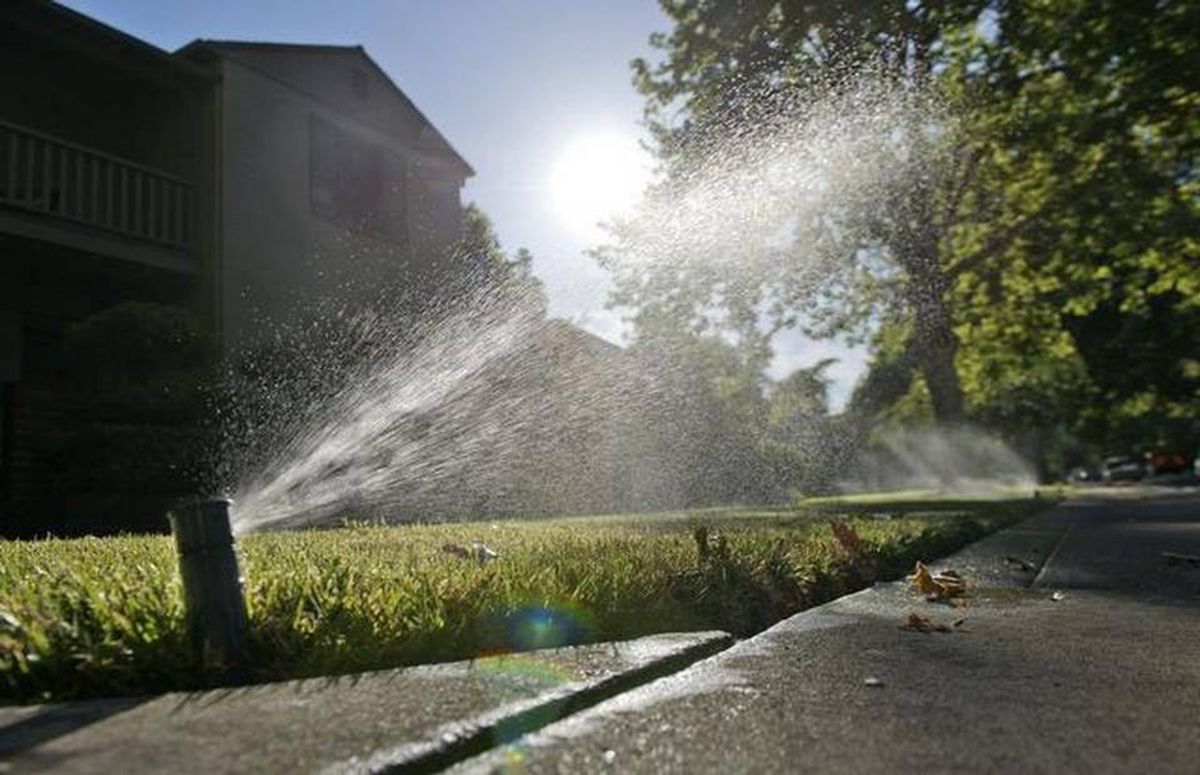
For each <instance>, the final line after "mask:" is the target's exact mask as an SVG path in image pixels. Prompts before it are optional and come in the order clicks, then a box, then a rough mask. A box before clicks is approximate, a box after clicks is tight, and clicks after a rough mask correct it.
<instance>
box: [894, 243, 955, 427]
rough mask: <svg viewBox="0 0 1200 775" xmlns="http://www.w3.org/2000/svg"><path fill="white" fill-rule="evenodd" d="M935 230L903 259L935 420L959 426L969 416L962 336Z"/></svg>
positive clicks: (917, 347)
mask: <svg viewBox="0 0 1200 775" xmlns="http://www.w3.org/2000/svg"><path fill="white" fill-rule="evenodd" d="M931 231H932V230H931V229H930V230H928V231H927V232H926V234H925V235H923V238H922V239H921V240H920V242H919V244H918V246H917V248H916V250H914V251H913V252H912V254H910V255H908V256H905V257H903V258H902V263H903V264H904V268H905V270H906V272H907V273H908V290H907V296H908V303H909V308H910V310H911V312H912V316H913V334H912V336H913V341H912V345H913V347H914V349H915V353H914V355H915V357H916V361H917V363H918V365H919V368H920V369H921V373H922V374H923V375H924V376H925V385H926V387H928V388H929V397H930V400H931V402H932V404H933V418H934V419H935V420H936V421H937V422H938V423H939V424H943V425H955V424H959V423H961V422H962V421H963V419H964V416H965V413H964V409H963V406H964V401H963V392H962V384H961V383H960V382H959V380H958V370H957V369H956V368H955V366H954V356H955V355H956V354H957V353H958V337H957V336H955V334H954V328H953V325H952V321H951V317H950V310H949V309H948V308H947V306H946V294H947V293H948V292H949V285H950V283H949V279H948V278H947V277H946V275H945V273H944V272H943V271H942V267H941V262H940V261H939V260H938V254H937V246H936V241H935V240H934V239H933V238H932V234H930V233H929V232H931Z"/></svg>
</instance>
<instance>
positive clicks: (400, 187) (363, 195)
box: [309, 117, 407, 240]
mask: <svg viewBox="0 0 1200 775" xmlns="http://www.w3.org/2000/svg"><path fill="white" fill-rule="evenodd" d="M309 129H310V139H311V146H310V159H309V164H310V167H309V170H310V179H309V186H310V188H309V197H310V199H311V201H312V208H313V212H314V213H316V214H317V215H319V216H321V217H323V218H325V219H327V220H330V221H333V222H335V223H338V224H341V225H343V226H347V227H351V228H354V229H358V230H361V231H364V232H366V233H369V234H372V235H376V236H381V237H386V238H389V239H392V240H401V239H403V238H404V237H405V235H406V231H407V224H406V218H405V215H406V209H407V208H406V201H405V190H406V186H405V182H406V181H405V170H404V165H403V163H402V162H401V161H400V160H399V159H397V158H395V157H393V156H391V155H389V154H387V153H385V152H384V151H383V149H382V148H380V147H379V146H377V145H374V144H372V143H369V142H367V141H365V140H362V139H360V138H357V137H355V136H353V135H352V134H350V133H349V132H346V131H344V130H342V129H339V128H338V127H336V126H334V125H333V124H331V123H329V122H327V121H322V120H321V119H318V118H316V117H313V118H312V120H311V121H310V122H309Z"/></svg>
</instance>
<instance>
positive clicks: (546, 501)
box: [226, 79, 1018, 533]
mask: <svg viewBox="0 0 1200 775" xmlns="http://www.w3.org/2000/svg"><path fill="white" fill-rule="evenodd" d="M933 111H934V108H933V107H931V105H930V104H929V103H928V102H927V101H922V100H915V99H914V98H913V95H912V94H911V93H905V92H903V91H896V90H894V89H892V88H889V86H888V85H887V84H885V83H880V82H875V81H872V80H870V79H861V80H860V81H857V82H854V83H850V84H848V85H847V86H846V88H844V89H841V90H840V91H839V92H838V96H836V97H831V98H828V99H827V100H825V101H824V102H821V103H819V104H815V103H812V102H804V103H803V104H799V102H795V103H789V102H787V101H781V102H780V103H779V106H778V109H777V110H775V111H773V112H771V113H770V115H769V116H767V118H766V119H763V117H762V116H761V115H760V116H759V117H758V118H756V119H755V121H754V122H753V123H752V125H746V126H732V127H730V128H729V129H730V131H729V132H728V133H726V134H725V136H724V138H723V139H722V140H721V141H719V142H715V143H711V144H710V145H708V146H706V147H705V148H703V149H701V151H702V152H699V153H693V154H692V155H691V158H692V161H690V162H688V163H686V164H685V165H684V166H682V167H681V168H680V169H677V170H675V171H674V173H675V174H673V175H672V176H671V182H670V184H662V185H660V186H658V187H657V188H655V189H654V190H653V191H652V193H651V194H650V195H649V196H648V197H647V198H646V200H645V201H644V202H643V204H642V205H641V206H640V207H639V208H638V209H637V210H636V212H635V214H634V215H632V216H631V217H630V218H628V219H627V220H625V221H624V222H623V223H622V224H621V225H620V227H619V231H620V234H621V239H622V244H623V245H624V246H625V257H626V259H627V260H632V261H636V262H639V263H640V264H641V265H643V266H645V267H649V268H654V269H655V270H656V271H655V273H654V274H655V275H656V276H657V277H659V278H663V277H667V278H670V277H674V278H675V279H676V280H678V279H681V278H683V277H684V276H685V275H687V274H689V273H691V274H695V273H708V274H712V275H715V276H716V277H717V278H718V280H719V282H718V284H719V285H722V284H723V285H724V286H725V287H726V289H727V292H733V291H730V290H728V289H731V288H734V287H735V286H737V285H738V284H739V283H743V282H744V283H748V284H749V285H753V286H756V287H759V286H761V285H762V283H763V282H764V281H768V284H769V281H770V279H771V277H772V275H773V273H778V274H783V273H790V277H789V283H788V285H789V287H791V288H792V289H793V292H795V289H797V288H799V289H802V290H803V289H804V288H806V287H811V288H813V289H815V288H817V287H819V286H820V285H821V284H822V283H826V282H827V281H828V278H829V276H830V274H831V271H832V269H834V268H836V263H835V262H839V261H841V262H844V261H846V260H847V254H846V246H847V245H851V244H853V245H861V244H863V242H864V240H865V239H866V236H865V235H863V234H858V233H853V234H852V233H851V231H852V230H855V229H859V228H865V226H864V224H869V223H870V221H871V216H872V214H873V213H874V212H875V211H878V210H879V209H880V208H885V207H902V204H897V203H902V202H903V190H904V188H905V187H906V186H907V185H910V184H911V183H912V181H913V176H914V175H921V174H924V170H925V161H924V160H922V159H918V158H915V157H914V155H913V152H912V149H911V148H906V147H905V146H904V145H903V144H902V143H899V142H898V140H897V137H898V135H897V128H898V127H901V126H912V125H913V124H914V122H915V123H924V124H930V123H932V122H931V120H930V118H931V115H932V112H933ZM918 119H919V120H918ZM834 213H838V214H841V215H842V217H841V218H840V219H839V220H836V221H835V220H831V219H833V218H834V216H833V214H834ZM847 213H854V217H850V218H847V217H844V216H845V214H847ZM664 270H665V271H664ZM791 301H792V302H794V301H795V300H794V299H793V300H791ZM789 303H791V302H789ZM348 321H349V322H348V323H347V326H346V327H345V328H344V329H343V330H348V331H350V333H349V334H348V335H341V334H340V335H339V336H343V339H340V340H338V341H336V342H334V344H335V347H334V348H333V349H335V350H337V351H338V355H339V356H341V357H340V358H335V359H334V360H335V361H336V366H334V365H331V366H330V367H329V369H330V371H336V372H337V375H336V377H335V378H333V379H332V380H330V381H329V385H332V388H331V389H330V390H317V391H315V392H314V393H313V394H312V395H311V396H304V395H297V394H296V390H295V389H294V386H292V387H291V388H289V386H288V385H287V384H283V383H282V382H279V381H277V382H274V383H273V382H271V381H269V380H268V381H265V382H264V381H262V380H260V381H259V382H258V383H256V384H255V385H254V386H253V389H252V392H253V393H254V395H255V399H256V402H257V406H259V407H260V414H262V415H265V419H263V418H254V419H253V421H252V422H249V423H245V422H243V423H241V424H240V425H239V426H238V428H237V432H234V433H231V434H230V437H231V444H230V448H229V450H228V455H227V457H228V461H229V462H228V465H227V476H226V479H227V481H229V482H230V483H231V486H232V490H233V495H234V498H235V502H236V505H235V510H234V520H235V530H236V531H237V532H240V533H243V532H247V531H252V530H258V529H264V528H276V527H291V526H301V525H310V524H320V523H325V522H329V521H330V520H332V519H336V518H337V517H339V516H343V515H346V516H355V517H360V518H362V517H379V518H383V519H391V520H397V519H417V518H424V517H432V516H438V517H445V516H470V515H479V514H483V513H492V512H495V511H496V510H497V509H499V510H510V511H512V510H521V509H525V510H531V511H539V510H540V511H553V510H555V509H572V508H592V509H594V508H597V505H596V504H604V505H603V506H600V508H604V507H610V506H611V507H614V508H617V507H621V508H638V507H645V506H647V505H651V504H655V505H666V504H669V502H670V501H671V498H672V492H673V490H672V483H671V482H670V481H668V480H669V478H670V475H669V473H668V469H670V466H668V465H663V464H662V458H661V449H662V447H661V445H658V447H655V445H654V444H653V443H647V442H646V440H645V438H644V437H645V435H646V433H647V432H648V431H647V428H648V427H649V426H650V425H652V423H647V422H641V421H640V420H639V418H644V417H645V415H644V414H643V415H639V414H637V413H636V412H633V413H631V412H630V411H629V408H630V407H632V406H640V407H645V406H651V407H652V406H653V404H654V401H655V400H656V399H655V396H654V391H655V390H657V389H658V387H657V386H655V385H654V384H653V381H651V380H645V379H640V378H639V377H638V375H637V374H636V373H635V372H636V366H634V367H632V368H631V367H630V365H629V364H628V363H625V364H624V365H622V363H623V362H622V360H621V358H620V356H618V355H616V354H614V353H613V352H612V351H611V350H612V348H607V347H606V346H605V345H603V344H602V343H598V342H596V341H595V340H594V339H592V338H590V337H588V336H586V335H580V334H579V332H577V331H576V332H573V331H570V330H569V327H566V328H563V327H562V326H563V324H555V323H553V322H547V321H545V320H542V319H541V318H540V316H539V315H538V314H536V313H535V312H534V311H533V309H532V308H531V307H530V305H528V304H526V303H524V302H522V301H521V300H520V299H519V298H516V297H514V296H512V295H511V294H506V293H481V294H475V295H470V296H468V297H466V298H464V299H461V300H460V301H459V303H458V304H457V311H456V312H454V313H452V314H442V315H439V316H436V317H434V318H431V319H430V320H428V321H426V322H424V323H422V324H421V325H420V326H419V330H416V331H414V330H408V329H406V330H397V329H396V328H395V326H394V325H393V324H389V323H388V322H387V320H386V319H385V318H377V317H373V316H371V315H369V314H367V315H352V316H349V318H348ZM347 354H349V355H351V356H353V357H350V358H348V359H347V358H346V356H347ZM321 370H322V367H321V366H320V364H317V365H316V368H315V371H316V372H318V373H319V372H320V371H321ZM285 382H286V380H285ZM318 382H320V380H318ZM234 392H235V394H236V393H237V390H235V391H234ZM247 429H249V432H247ZM968 442H970V438H969V435H961V434H960V435H953V434H952V435H951V436H950V437H946V436H937V435H931V436H927V437H922V438H920V439H910V440H908V441H904V442H900V441H897V442H896V444H897V446H896V448H895V449H894V450H891V452H892V454H891V458H892V460H893V461H894V462H897V463H898V464H899V465H900V466H901V468H902V470H903V471H904V473H903V475H901V476H900V477H899V479H898V480H897V481H902V482H904V483H905V486H908V485H909V484H910V483H913V482H916V481H920V482H929V483H935V482H941V483H943V484H944V482H945V481H946V478H945V476H944V475H943V474H942V471H943V470H944V468H945V467H944V465H943V464H945V463H947V462H949V461H951V460H953V461H955V462H957V463H962V462H963V461H964V460H966V459H970V460H972V461H975V462H977V463H978V465H976V466H974V467H973V468H971V469H970V471H959V472H958V473H956V474H955V475H954V477H953V481H956V482H960V483H961V482H966V481H971V480H972V478H973V477H974V475H975V474H976V473H977V474H978V476H979V477H981V478H982V477H985V476H991V475H994V472H995V470H1001V469H994V468H993V466H996V465H1000V466H1002V470H1007V468H1003V467H1004V466H1009V465H1010V464H1011V466H1012V467H1014V469H1015V468H1016V467H1017V464H1018V461H1017V460H1016V459H1014V458H1013V456H1011V455H1010V454H1008V453H1005V454H1000V452H999V450H998V449H997V448H994V447H991V446H987V445H985V446H984V447H980V446H979V445H975V446H971V444H970V443H968ZM650 448H656V449H658V450H659V454H660V457H659V459H658V460H655V461H649V460H641V459H639V455H641V454H642V453H643V452H644V451H645V450H646V449H650ZM985 448H986V449H985ZM988 450H990V451H988ZM989 455H990V457H989ZM989 472H991V473H989ZM959 474H961V475H959ZM885 478H886V477H884V476H883V475H882V474H880V475H879V476H877V477H874V478H872V483H878V482H881V481H883V480H884V479H885Z"/></svg>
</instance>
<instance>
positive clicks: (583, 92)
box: [64, 0, 865, 407]
mask: <svg viewBox="0 0 1200 775" xmlns="http://www.w3.org/2000/svg"><path fill="white" fill-rule="evenodd" d="M64 4H65V5H67V6H69V7H71V8H73V9H75V10H77V11H80V12H81V13H84V14H86V15H88V16H91V17H93V18H95V19H99V20H100V21H102V22H104V23H106V24H109V25H111V26H113V27H116V28H118V29H120V30H122V31H124V32H126V33H129V34H131V35H134V36H136V37H139V38H141V39H143V40H145V41H148V42H150V43H152V44H154V45H156V46H158V47H160V48H163V49H166V50H171V51H173V50H175V49H177V48H179V47H180V46H183V45H184V44H186V43H188V42H189V41H191V40H193V39H195V38H214V39H229V40H259V41H272V42H289V43H328V44H344V45H362V46H363V47H364V48H366V50H367V52H368V53H369V54H370V55H371V57H372V58H373V59H374V60H375V61H376V62H377V63H378V64H379V65H380V67H382V68H383V69H384V70H385V71H386V72H387V73H388V74H389V75H390V76H391V78H392V80H393V81H395V82H396V84H397V85H398V86H399V87H400V89H401V90H403V91H404V92H405V94H407V95H408V96H409V97H410V98H411V99H412V100H413V102H414V103H416V105H417V107H419V108H420V109H421V111H422V112H423V113H424V114H425V115H426V116H427V117H428V118H429V119H430V121H431V122H432V123H433V124H434V126H436V127H437V128H438V129H439V130H440V131H441V132H442V134H443V135H445V136H446V138H447V139H448V140H449V141H450V142H451V144H452V145H454V147H455V148H456V149H457V150H458V152H459V153H460V154H462V156H463V157H465V158H466V159H467V161H469V162H470V163H471V165H472V167H474V168H475V171H476V176H475V177H474V178H473V179H471V180H470V181H468V183H467V185H466V187H465V188H464V190H463V201H464V203H465V202H476V203H477V204H479V206H480V207H482V208H483V210H484V211H485V212H487V213H488V215H489V216H490V217H491V218H492V220H493V222H494V224H495V226H496V231H497V233H498V234H499V236H500V240H501V242H502V243H503V245H504V247H505V248H506V249H508V250H509V251H510V252H513V251H515V249H516V248H518V247H526V248H528V249H529V250H530V251H531V252H532V253H533V255H534V271H535V272H536V273H537V275H538V276H539V277H541V278H542V280H543V281H544V282H545V284H546V289H547V291H548V294H549V296H550V312H551V314H552V315H555V316H557V317H563V318H566V319H569V320H572V321H574V322H575V323H577V324H579V325H581V326H583V327H585V328H587V329H589V330H591V331H593V332H594V333H596V334H599V335H601V336H603V337H605V338H607V339H610V340H612V341H615V342H620V341H621V337H622V332H623V327H622V323H621V320H620V313H619V312H617V311H613V310H608V309H605V305H604V302H605V298H606V295H607V287H608V283H607V276H606V274H605V272H604V271H603V270H602V269H601V268H600V267H598V266H597V265H596V264H595V262H594V261H593V260H592V259H590V258H589V257H587V256H586V255H585V251H586V250H587V248H589V247H592V246H594V245H595V244H596V243H597V241H598V239H599V238H600V236H601V235H600V233H599V232H598V230H596V229H595V228H594V227H593V226H592V223H593V222H592V221H591V220H589V218H588V217H586V213H585V214H584V215H583V216H581V213H580V212H579V210H580V208H581V207H582V208H583V209H584V210H586V209H587V207H586V206H590V207H592V208H593V209H594V208H595V207H597V206H599V205H600V204H601V203H599V202H596V201H580V200H581V198H582V199H583V200H591V199H595V197H596V196H597V194H596V193H595V187H592V188H589V189H583V188H581V187H580V186H578V185H575V186H572V185H571V183H570V182H564V181H570V180H581V179H583V178H584V177H586V176H588V175H589V174H592V173H597V172H601V171H603V170H604V169H605V168H611V167H614V166H617V167H621V168H623V169H629V170H631V171H632V172H633V173H638V172H640V171H641V169H642V167H644V166H648V162H646V161H644V160H643V158H642V157H640V156H639V155H638V154H639V151H638V146H639V142H640V141H641V140H642V139H643V137H644V132H643V130H642V128H641V125H640V119H641V108H642V98H641V97H640V96H639V95H638V94H637V92H636V91H635V90H634V88H633V86H632V84H631V82H630V70H629V62H630V60H632V59H633V58H634V57H637V56H646V57H653V55H654V52H653V50H652V49H651V48H650V46H649V43H648V38H649V36H650V34H651V33H652V32H655V31H666V30H668V29H669V23H668V21H667V19H666V17H665V16H663V14H662V13H661V11H660V10H659V8H658V4H657V3H656V2H655V1H654V0H594V1H593V2H583V1H582V0H343V2H337V3H334V2H329V0H324V1H318V0H205V1H203V2H197V1H196V0H67V2H65V3H64ZM620 188H621V187H618V189H620ZM604 193H606V192H604V191H601V192H600V194H599V195H600V196H601V198H603V194H604ZM607 193H608V194H609V195H610V197H616V198H620V197H621V196H623V195H624V194H625V191H624V190H614V191H608V192H607ZM829 356H833V357H838V358H840V359H841V362H840V363H839V364H838V365H837V366H835V367H834V368H833V369H831V370H830V371H829V372H828V373H829V375H830V377H831V378H832V380H833V385H832V396H831V397H832V400H833V403H834V405H835V407H836V406H840V405H842V404H843V403H844V401H845V398H846V396H847V394H848V391H849V390H850V388H851V387H852V386H853V382H854V380H855V379H856V378H857V377H858V375H859V374H860V373H861V371H862V368H863V363H864V361H865V353H863V352H862V351H861V350H854V351H849V350H846V349H845V348H843V347H841V346H840V345H837V344H834V343H826V342H810V341H807V340H805V339H804V338H803V337H801V336H799V335H798V334H790V335H787V336H785V337H783V338H782V339H780V340H778V341H777V342H776V358H775V361H774V362H773V363H772V367H771V374H772V376H775V377H780V376H783V375H785V374H787V373H789V372H791V371H792V370H794V369H795V368H798V367H802V366H808V365H812V364H813V363H815V362H817V361H819V360H821V359H822V358H825V357H829Z"/></svg>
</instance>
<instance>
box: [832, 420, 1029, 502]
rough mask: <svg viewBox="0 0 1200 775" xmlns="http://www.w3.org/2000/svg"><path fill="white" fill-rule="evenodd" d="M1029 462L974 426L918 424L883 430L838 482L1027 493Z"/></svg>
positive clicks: (979, 493)
mask: <svg viewBox="0 0 1200 775" xmlns="http://www.w3.org/2000/svg"><path fill="white" fill-rule="evenodd" d="M1036 486H1037V473H1036V472H1035V471H1034V470H1033V467H1032V466H1030V464H1029V463H1028V462H1027V461H1026V460H1025V459H1024V458H1022V457H1021V456H1020V455H1018V454H1017V453H1016V452H1014V451H1013V449H1012V448H1011V447H1009V446H1008V445H1007V444H1005V443H1004V441H1002V440H1001V439H998V438H996V437H995V436H993V435H991V434H988V433H985V432H983V431H981V430H979V429H977V428H970V427H958V428H923V429H915V430H907V431H896V432H892V433H888V434H885V435H884V436H883V437H882V438H881V439H880V441H879V443H878V446H877V448H876V449H873V450H871V451H868V452H866V453H864V454H863V455H862V456H861V457H860V459H859V461H858V462H857V464H856V465H855V466H854V473H853V475H852V476H850V477H847V478H846V480H845V481H844V482H843V484H842V487H843V489H845V490H848V491H851V492H864V491H868V492H869V491H894V490H923V491H929V492H934V493H939V494H945V495H961V496H966V497H1004V496H1011V495H1013V494H1014V492H1024V493H1030V492H1032V491H1033V490H1034V488H1035V487H1036Z"/></svg>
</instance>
